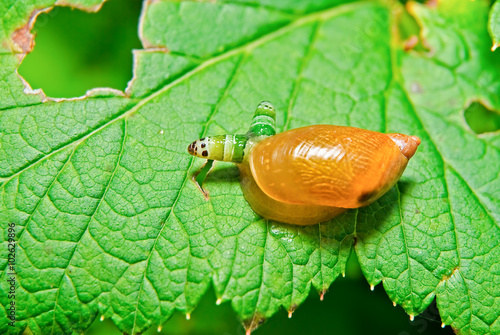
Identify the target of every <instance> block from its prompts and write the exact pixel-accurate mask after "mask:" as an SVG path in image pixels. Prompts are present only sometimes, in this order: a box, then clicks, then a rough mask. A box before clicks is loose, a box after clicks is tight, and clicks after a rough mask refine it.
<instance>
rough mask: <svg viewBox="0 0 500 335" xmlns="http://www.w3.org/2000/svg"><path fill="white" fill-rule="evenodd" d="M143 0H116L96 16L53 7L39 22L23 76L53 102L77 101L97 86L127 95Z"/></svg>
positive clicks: (138, 44) (25, 61)
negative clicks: (69, 99) (62, 99)
mask: <svg viewBox="0 0 500 335" xmlns="http://www.w3.org/2000/svg"><path fill="white" fill-rule="evenodd" d="M140 10H141V0H131V1H125V2H123V1H120V0H111V1H107V2H105V3H104V5H103V6H102V8H101V10H100V11H98V12H97V13H88V12H84V11H81V10H74V9H71V8H68V7H58V6H56V7H54V8H53V9H52V10H51V11H50V12H48V13H42V14H40V15H39V16H38V17H37V20H36V22H35V26H34V29H33V33H34V34H35V35H36V38H35V47H34V49H33V51H32V52H31V53H29V54H28V55H27V56H26V57H25V59H24V60H23V62H22V64H21V66H20V67H19V70H18V71H19V74H20V75H21V76H23V77H24V79H26V81H28V82H29V83H30V85H31V87H32V88H33V89H37V88H41V89H43V91H44V92H45V94H46V95H47V96H50V97H75V96H81V95H83V94H85V92H86V91H87V90H89V89H92V88H95V87H111V88H115V89H119V90H124V89H125V87H126V85H127V82H128V81H129V80H130V79H131V78H132V49H137V48H142V46H141V43H140V41H139V38H138V36H137V25H138V21H139V15H140Z"/></svg>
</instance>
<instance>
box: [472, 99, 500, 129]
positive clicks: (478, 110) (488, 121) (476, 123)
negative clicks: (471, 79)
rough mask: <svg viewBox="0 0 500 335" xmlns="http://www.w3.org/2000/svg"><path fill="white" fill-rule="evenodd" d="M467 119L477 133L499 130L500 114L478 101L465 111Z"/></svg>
mask: <svg viewBox="0 0 500 335" xmlns="http://www.w3.org/2000/svg"><path fill="white" fill-rule="evenodd" d="M464 117H465V121H466V122H467V124H468V125H469V127H470V128H471V129H472V130H473V131H474V132H475V133H476V134H483V133H489V132H494V131H498V130H499V129H500V114H499V113H498V112H496V111H492V110H490V109H488V108H486V107H485V106H484V105H483V104H482V103H480V102H478V101H474V102H472V103H471V104H470V105H469V107H467V108H466V109H465V111H464Z"/></svg>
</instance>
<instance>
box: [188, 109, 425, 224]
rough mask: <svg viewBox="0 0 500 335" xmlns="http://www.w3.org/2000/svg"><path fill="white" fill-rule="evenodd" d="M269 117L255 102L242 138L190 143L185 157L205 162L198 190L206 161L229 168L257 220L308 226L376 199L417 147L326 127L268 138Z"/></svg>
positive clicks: (392, 137)
mask: <svg viewBox="0 0 500 335" xmlns="http://www.w3.org/2000/svg"><path fill="white" fill-rule="evenodd" d="M275 119H276V113H275V110H274V107H273V106H272V104H271V103H269V102H262V103H260V104H259V106H258V107H257V110H256V111H255V114H254V117H253V120H252V124H251V126H250V129H249V131H248V132H247V133H246V134H240V135H219V136H211V137H205V138H202V139H200V140H197V141H194V142H193V143H191V144H190V145H189V147H188V152H189V153H190V154H192V155H194V156H197V157H200V158H205V159H207V160H208V161H207V164H206V165H205V166H204V167H203V168H202V170H201V171H200V173H199V174H198V177H197V178H196V181H197V183H198V185H200V187H201V185H202V183H203V180H204V179H205V177H206V175H207V173H208V172H209V170H210V169H211V167H212V162H213V160H220V161H226V162H234V163H236V164H237V166H238V168H239V170H240V184H241V188H242V191H243V195H244V196H245V199H246V200H247V201H248V203H249V204H250V206H251V207H252V209H253V210H254V211H255V212H256V213H257V214H259V215H260V216H262V217H264V218H266V219H270V220H275V221H279V222H284V223H291V224H298V225H311V224H316V223H320V222H324V221H327V220H329V219H331V218H333V217H335V216H336V215H338V214H340V213H342V212H344V211H345V210H347V209H349V208H358V207H363V206H367V205H369V204H371V203H373V202H374V201H376V200H377V199H378V198H380V197H381V196H382V195H383V194H384V193H386V192H387V191H388V190H389V189H390V188H391V187H393V186H394V184H396V182H397V181H398V180H399V178H400V177H401V175H402V174H403V171H404V170H405V168H406V166H407V164H408V161H409V159H410V158H411V157H413V155H414V154H415V151H416V150H417V147H418V145H419V144H420V139H419V138H418V137H416V136H408V135H403V134H382V133H378V132H374V131H370V130H365V129H359V128H354V127H345V126H333V125H314V126H308V127H302V128H297V129H292V130H288V131H285V132H283V133H280V134H277V135H276V130H275Z"/></svg>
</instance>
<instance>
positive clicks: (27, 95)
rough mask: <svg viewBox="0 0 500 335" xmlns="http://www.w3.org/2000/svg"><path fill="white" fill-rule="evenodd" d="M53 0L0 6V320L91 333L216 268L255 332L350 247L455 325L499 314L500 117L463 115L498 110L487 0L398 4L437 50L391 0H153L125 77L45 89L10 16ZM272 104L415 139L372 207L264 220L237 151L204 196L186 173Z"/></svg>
mask: <svg viewBox="0 0 500 335" xmlns="http://www.w3.org/2000/svg"><path fill="white" fill-rule="evenodd" d="M47 2H48V3H44V4H35V5H33V3H30V4H29V5H27V4H24V3H23V2H16V3H15V5H14V2H12V3H10V2H7V1H2V3H1V4H0V9H2V11H0V12H2V13H6V14H4V20H3V21H4V22H6V23H4V25H3V26H1V27H0V30H1V31H2V33H1V34H0V38H1V39H2V43H1V45H2V47H3V48H5V49H3V50H2V51H3V53H2V55H1V57H2V58H1V60H2V64H1V65H2V66H1V70H0V71H2V76H1V77H0V78H1V79H0V92H2V93H1V94H2V98H1V99H0V101H1V103H0V108H1V111H0V162H1V163H0V183H1V190H0V222H2V225H1V229H2V234H1V238H2V239H3V240H2V247H1V251H0V255H1V257H0V260H1V261H0V267H1V268H2V269H5V270H4V271H3V272H2V277H1V278H0V287H1V288H2V290H1V291H0V303H1V305H2V306H3V308H2V309H0V319H2V320H1V322H0V330H1V331H2V332H6V331H9V332H12V333H22V332H23V330H24V329H25V328H26V327H29V329H30V330H31V331H32V332H33V333H37V334H38V333H39V334H45V333H67V332H71V331H75V332H79V333H81V332H83V331H85V329H87V328H88V327H89V325H90V324H91V323H92V321H93V319H94V318H95V316H96V315H97V314H101V315H103V316H104V317H106V318H111V319H112V320H113V321H114V322H115V324H116V325H117V326H118V328H119V329H120V330H121V331H123V332H126V333H139V332H142V331H144V330H146V329H147V328H149V327H150V326H153V325H155V326H158V325H161V324H163V323H165V322H166V321H167V320H168V318H169V317H170V316H171V315H172V313H173V312H174V311H175V310H179V311H182V312H184V313H186V314H189V313H191V312H192V311H193V310H194V309H195V307H196V305H197V303H198V302H199V300H200V298H201V297H202V296H203V295H204V293H205V292H206V291H207V290H208V289H209V287H210V286H211V285H212V286H213V287H214V289H215V294H216V296H217V297H218V299H220V301H231V304H232V307H233V308H234V310H235V311H236V313H237V314H238V315H239V317H240V318H241V319H242V320H243V322H244V324H245V326H246V328H247V329H249V330H252V329H255V328H256V327H258V326H259V325H260V323H261V321H262V320H264V319H266V318H269V317H271V316H272V315H273V314H275V313H276V312H277V311H278V310H279V309H280V308H281V307H283V308H285V309H286V310H287V311H290V312H293V311H294V310H295V309H296V308H297V307H298V306H299V305H300V304H301V303H302V302H303V301H304V300H305V299H306V297H307V295H308V293H309V291H310V289H311V288H313V289H315V290H317V291H318V292H319V293H320V294H321V295H323V294H324V293H325V292H326V290H327V289H328V288H329V287H330V285H331V283H332V282H333V281H334V280H335V279H336V278H337V277H338V276H339V275H340V274H343V273H344V272H345V267H346V262H347V259H348V257H349V255H350V252H351V250H354V251H355V252H356V255H357V257H358V258H359V261H360V265H361V268H362V270H363V273H364V275H365V277H366V278H367V280H368V282H369V283H370V285H377V284H378V283H380V282H382V283H383V286H384V288H385V290H386V291H387V294H388V295H389V297H390V298H391V300H392V301H394V302H395V303H396V304H399V305H401V306H402V307H403V308H404V309H405V311H406V312H407V313H409V314H410V315H417V314H419V313H421V312H422V311H424V309H425V308H426V307H427V306H429V304H430V303H431V302H432V301H433V299H434V298H436V299H437V305H438V307H439V309H440V313H441V315H442V320H443V323H444V324H447V325H451V326H452V327H453V328H454V329H456V330H457V331H458V332H460V333H463V334H495V333H498V332H499V331H500V321H499V320H500V289H499V288H500V268H499V259H500V247H499V242H500V225H499V222H500V212H499V209H500V177H499V175H498V171H499V169H498V162H500V149H499V148H500V145H499V143H500V135H499V133H498V132H496V133H490V134H487V135H484V136H483V135H477V134H475V133H474V132H473V131H472V130H471V129H470V128H469V127H468V125H467V123H466V122H465V120H464V117H463V111H464V109H465V108H466V107H467V106H468V105H469V104H470V102H471V101H476V100H477V101H480V102H481V103H483V104H484V105H486V106H487V107H488V108H489V109H491V110H496V111H498V110H500V101H499V98H498V97H499V96H500V94H499V93H500V85H499V83H500V81H499V75H500V73H499V69H498V66H497V64H498V62H499V60H500V59H499V54H498V53H493V52H491V51H490V43H491V40H490V38H489V36H488V31H487V23H488V22H487V20H488V10H489V8H488V3H487V1H481V0H476V1H475V2H463V1H460V0H447V1H444V0H443V1H441V2H439V5H438V6H437V7H435V8H431V7H427V6H425V5H419V4H416V3H411V4H409V5H408V8H409V10H410V13H411V14H412V15H413V16H414V17H415V19H416V21H417V22H418V24H419V25H420V26H421V31H422V35H421V39H422V43H423V44H424V45H425V46H426V47H427V48H428V49H429V51H428V52H427V53H418V52H416V51H412V50H410V51H409V52H407V53H405V52H404V51H403V47H402V46H401V45H400V44H401V43H400V42H399V40H398V34H397V31H398V17H399V14H398V13H400V12H401V10H403V8H402V7H401V6H400V5H398V4H397V3H389V4H386V3H368V2H359V3H352V4H341V2H342V1H333V0H331V1H329V0H324V1H321V2H319V1H301V2H299V3H298V4H296V3H295V2H294V1H257V0H255V1H252V2H246V1H231V2H224V1H221V2H216V3H209V2H191V1H181V2H172V1H166V0H165V1H154V2H150V1H148V2H145V5H144V7H143V13H142V18H141V24H140V36H141V39H142V42H143V45H144V46H145V49H144V50H139V51H135V53H134V56H135V60H136V61H135V68H134V78H133V80H132V81H131V83H130V84H129V87H128V88H127V90H126V92H125V94H123V93H121V92H118V91H113V90H103V89H99V90H94V91H90V92H89V93H88V94H87V95H86V96H85V97H82V98H78V99H62V100H57V101H56V100H52V99H47V98H44V96H43V94H42V93H41V92H39V93H38V94H33V93H32V92H29V91H26V89H25V85H24V84H23V82H22V80H21V79H20V78H19V77H18V76H17V74H16V68H17V65H18V62H17V59H18V58H17V57H18V55H19V54H23V53H25V52H27V51H29V48H26V47H19V43H18V44H16V43H17V42H15V41H18V42H19V41H21V40H22V41H25V39H21V40H20V39H19V36H21V37H24V38H28V42H29V35H26V34H22V33H18V34H17V35H16V33H15V32H20V31H19V30H18V29H19V28H20V27H22V26H24V25H26V24H27V22H28V20H29V17H30V14H31V13H32V12H33V11H34V10H36V9H37V8H43V7H45V6H49V5H51V4H52V3H53V1H52V2H50V1H47ZM85 5H91V4H85ZM93 5H95V4H93ZM2 6H3V7H2ZM79 6H81V7H83V6H84V4H80V5H79ZM14 7H15V8H14ZM17 7H19V8H17ZM27 27H29V25H28V26H27ZM14 35H15V36H14ZM12 36H14V37H16V36H17V39H16V38H14V42H13V38H12ZM23 45H24V46H26V45H29V43H28V44H26V43H24V44H23ZM5 46H9V47H5ZM25 91H26V92H25ZM262 100H269V101H272V102H273V104H274V105H275V106H276V107H277V114H278V121H277V124H278V128H279V129H280V130H285V129H291V128H296V127H300V126H306V125H310V124H317V123H325V124H339V125H350V126H356V127H361V128H366V129H371V130H376V131H381V132H401V133H407V134H412V135H417V136H419V137H420V138H421V139H422V144H421V146H420V148H419V150H418V152H417V154H416V155H415V157H414V158H412V160H411V162H410V164H409V166H408V168H407V170H406V171H405V174H404V176H403V178H402V179H401V181H400V182H399V183H398V184H397V186H395V187H394V188H393V189H391V190H390V191H389V192H388V193H387V194H386V195H385V196H383V197H382V198H381V199H380V200H379V201H377V202H376V203H374V204H372V205H370V206H368V207H365V208H360V209H355V210H350V211H347V212H346V213H345V214H343V215H342V216H339V217H337V218H335V219H333V220H332V221H331V222H329V223H322V224H319V225H315V226H310V227H297V226H290V225H285V224H280V223H277V222H270V221H267V220H265V219H262V218H260V217H258V216H257V215H256V214H255V213H254V212H253V211H252V210H251V208H250V207H249V205H248V204H247V203H246V201H245V200H244V198H243V196H242V193H241V190H240V187H239V184H238V170H237V168H236V167H235V166H233V165H231V164H220V163H218V164H216V166H215V168H214V170H213V171H212V172H211V173H210V174H209V175H208V178H207V181H206V183H205V185H204V187H205V188H206V189H208V191H209V192H210V200H209V201H206V200H205V198H204V196H203V194H202V193H201V192H200V190H199V189H198V188H197V186H196V185H195V183H194V182H193V181H192V179H191V178H192V176H193V175H194V173H195V172H196V171H198V169H199V168H200V167H201V165H202V164H203V162H202V161H201V160H198V159H194V158H193V157H191V156H189V155H188V154H187V151H186V148H187V145H188V144H189V143H190V142H192V141H193V140H195V139H196V138H198V137H202V136H204V135H206V134H223V133H229V134H230V133H238V132H245V131H246V129H247V128H248V125H249V123H250V119H251V117H252V113H253V110H254V109H255V106H256V105H257V104H258V103H259V102H260V101H262ZM8 223H11V224H12V223H13V224H15V225H16V232H17V236H16V241H17V246H16V263H15V271H16V273H17V286H16V298H15V299H16V300H15V301H16V313H17V315H16V317H17V322H16V324H15V328H12V327H9V326H8V321H9V320H8V319H7V313H8V310H7V308H8V307H9V304H10V301H11V300H12V299H10V298H9V297H8V295H7V294H6V292H8V291H9V288H10V287H9V285H8V282H7V280H6V279H7V278H8V277H9V273H10V270H9V267H8V248H7V246H8V243H7V239H8V229H7V228H8Z"/></svg>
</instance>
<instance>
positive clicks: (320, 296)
mask: <svg viewBox="0 0 500 335" xmlns="http://www.w3.org/2000/svg"><path fill="white" fill-rule="evenodd" d="M325 293H326V290H323V291H321V292H320V294H319V300H320V301H323V299H325Z"/></svg>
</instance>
